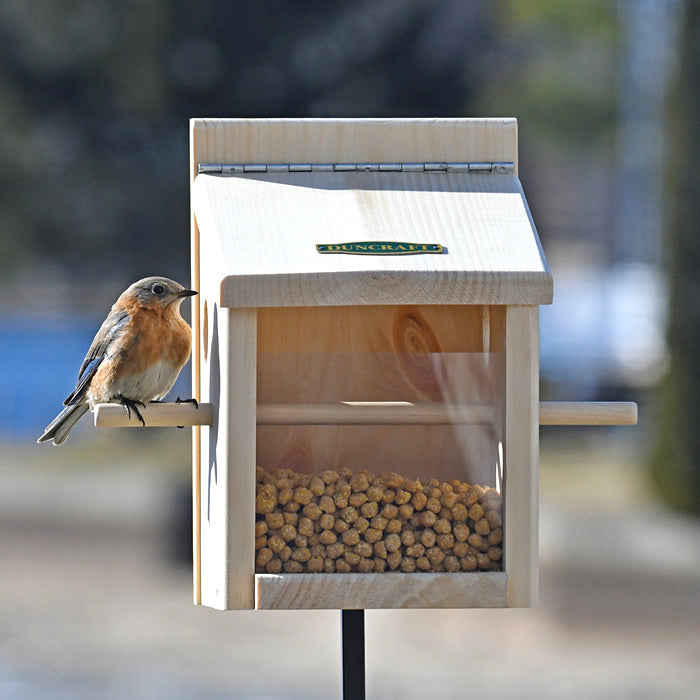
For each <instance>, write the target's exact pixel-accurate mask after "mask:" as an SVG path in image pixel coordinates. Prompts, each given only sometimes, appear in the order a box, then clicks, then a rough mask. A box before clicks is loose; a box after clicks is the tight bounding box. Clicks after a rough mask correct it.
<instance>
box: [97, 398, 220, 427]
mask: <svg viewBox="0 0 700 700" xmlns="http://www.w3.org/2000/svg"><path fill="white" fill-rule="evenodd" d="M138 408H139V413H141V415H142V416H143V419H144V421H145V422H146V427H147V428H168V427H173V426H181V425H182V426H185V425H187V426H191V425H211V423H212V419H213V410H212V405H211V404H210V403H200V404H199V407H195V405H194V404H192V403H186V402H184V401H183V402H182V403H147V404H146V406H145V407H142V406H139V407H138ZM94 413H95V427H96V428H132V427H139V428H140V427H142V425H141V421H140V420H139V419H138V416H137V415H136V413H135V412H134V411H131V416H129V413H128V412H127V410H126V408H125V407H124V406H122V405H121V404H118V403H101V404H98V405H97V406H95V411H94Z"/></svg>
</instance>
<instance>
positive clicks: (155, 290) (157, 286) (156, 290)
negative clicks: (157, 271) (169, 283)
mask: <svg viewBox="0 0 700 700" xmlns="http://www.w3.org/2000/svg"><path fill="white" fill-rule="evenodd" d="M151 291H152V292H153V293H154V294H156V295H158V296H160V295H161V294H163V292H165V287H164V286H163V285H162V284H154V285H153V286H152V287H151Z"/></svg>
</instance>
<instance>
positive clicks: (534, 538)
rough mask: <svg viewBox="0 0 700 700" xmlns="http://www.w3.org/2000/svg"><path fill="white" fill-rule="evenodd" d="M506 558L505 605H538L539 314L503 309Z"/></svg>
mask: <svg viewBox="0 0 700 700" xmlns="http://www.w3.org/2000/svg"><path fill="white" fill-rule="evenodd" d="M505 394H506V395H505V444H504V479H505V489H504V506H505V517H504V536H505V540H504V556H505V571H506V572H507V573H508V606H509V607H532V606H534V605H537V600H538V586H539V574H538V572H539V562H538V552H539V529H538V527H539V526H538V523H539V478H538V460H539V430H538V428H539V309H538V307H536V306H509V307H508V308H507V309H506V391H505Z"/></svg>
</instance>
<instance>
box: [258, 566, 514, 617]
mask: <svg viewBox="0 0 700 700" xmlns="http://www.w3.org/2000/svg"><path fill="white" fill-rule="evenodd" d="M507 579H508V577H507V576H506V574H505V573H502V572H488V573H445V574H427V573H421V574H399V573H384V574H286V575H280V576H274V575H270V574H256V575H255V583H256V596H255V607H256V608H257V609H258V610H302V609H308V608H313V609H324V608H325V609H361V608H368V609H372V608H395V609H396V608H502V607H505V606H506V603H507V600H506V588H507Z"/></svg>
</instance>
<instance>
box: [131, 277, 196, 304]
mask: <svg viewBox="0 0 700 700" xmlns="http://www.w3.org/2000/svg"><path fill="white" fill-rule="evenodd" d="M195 294H197V292H195V291H194V290H193V289H185V288H184V287H183V286H182V285H181V284H179V283H178V282H175V280H171V279H168V278H167V277H144V278H143V279H142V280H139V281H138V282H134V283H133V284H132V285H131V286H130V287H129V288H128V289H127V290H126V291H125V292H124V293H123V294H122V299H124V300H125V301H131V302H136V303H138V304H140V305H142V306H146V307H150V308H167V307H169V306H171V305H175V308H178V307H179V306H180V304H181V303H182V300H183V299H185V297H191V296H193V295H195Z"/></svg>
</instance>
